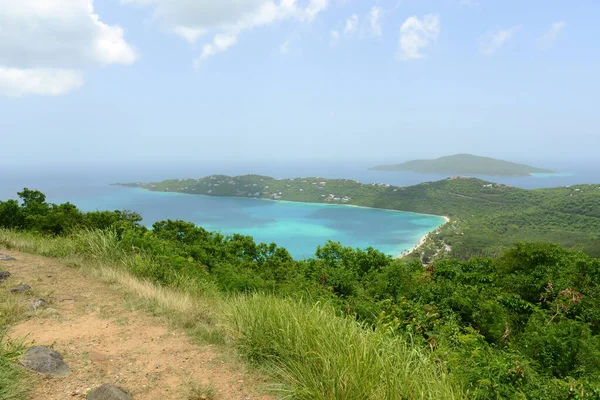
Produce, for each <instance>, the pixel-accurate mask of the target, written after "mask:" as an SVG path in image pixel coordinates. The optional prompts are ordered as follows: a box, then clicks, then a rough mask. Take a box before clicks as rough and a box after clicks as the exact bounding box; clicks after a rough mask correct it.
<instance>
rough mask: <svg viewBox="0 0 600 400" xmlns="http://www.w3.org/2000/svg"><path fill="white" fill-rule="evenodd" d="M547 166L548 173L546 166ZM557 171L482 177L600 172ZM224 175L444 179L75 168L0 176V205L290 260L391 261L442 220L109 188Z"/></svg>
mask: <svg viewBox="0 0 600 400" xmlns="http://www.w3.org/2000/svg"><path fill="white" fill-rule="evenodd" d="M551 166H552V165H551ZM569 167H571V168H568V167H564V168H556V169H558V170H560V171H567V172H563V173H561V174H556V175H554V174H553V175H544V174H542V175H536V176H532V177H481V178H483V179H487V180H491V181H494V182H500V183H506V184H511V185H513V186H517V187H523V188H528V189H534V188H540V187H556V186H566V185H571V184H576V183H600V168H599V167H598V166H597V165H596V164H594V165H585V166H577V168H574V167H573V166H569ZM217 173H223V174H228V175H240V174H246V173H258V174H264V175H270V176H274V177H276V178H287V177H301V176H321V177H325V178H347V179H356V180H359V181H361V182H365V183H386V184H391V185H398V186H408V185H414V184H418V183H421V182H424V181H434V180H439V179H444V178H446V177H447V176H445V175H423V174H415V173H410V172H383V171H368V170H367V164H366V163H365V164H356V163H299V162H298V163H269V164H266V163H243V162H240V163H204V164H202V163H200V164H187V165H185V164H181V165H160V164H158V163H155V164H151V165H146V166H142V165H130V166H127V165H103V166H77V167H74V166H73V167H69V166H63V167H56V166H55V167H53V168H47V167H36V166H28V167H18V168H17V167H11V166H3V168H0V200H6V199H8V198H15V197H16V193H17V191H19V190H21V189H22V188H23V187H29V188H30V189H38V190H41V191H43V192H44V193H46V195H47V197H48V201H50V202H54V203H62V202H67V201H68V202H71V203H73V204H75V205H77V206H78V207H80V208H82V209H83V210H86V211H92V210H117V209H119V210H120V209H130V210H132V211H136V212H139V213H140V214H141V215H142V217H143V218H144V220H143V223H144V224H146V225H148V226H150V225H151V224H152V223H154V222H155V221H159V220H164V219H181V220H185V221H189V222H193V223H195V224H197V225H199V226H203V227H204V228H206V229H209V230H217V231H221V232H223V233H226V234H230V233H241V234H245V235H250V236H253V237H254V238H255V240H256V241H257V242H266V243H271V242H275V243H277V244H278V245H280V246H283V247H285V248H287V249H288V250H289V251H290V253H291V254H292V255H293V256H294V257H296V258H304V257H310V256H312V255H314V252H315V250H316V247H317V246H319V245H322V244H324V243H325V242H326V241H327V240H334V241H339V242H341V243H342V244H343V245H345V246H352V247H360V248H365V247H368V246H372V247H374V248H376V249H378V250H381V251H383V252H385V253H387V254H390V255H397V254H400V253H402V252H403V251H404V250H407V249H410V248H412V247H414V246H415V245H416V244H417V243H418V242H419V240H420V239H421V238H422V237H423V236H424V235H425V234H427V233H428V232H430V231H432V230H435V229H436V228H437V227H438V226H439V225H441V224H442V223H443V222H444V221H443V219H442V218H441V217H437V216H428V215H420V214H412V213H405V212H397V211H388V210H376V209H368V208H359V207H351V206H343V205H320V204H306V203H289V202H273V201H267V200H260V199H243V198H224V197H207V196H196V195H186V194H177V193H157V192H148V191H144V190H142V189H134V188H124V187H117V186H111V185H110V184H111V183H114V182H136V181H143V182H148V181H159V180H163V179H168V178H181V177H192V178H200V177H203V176H207V175H211V174H217Z"/></svg>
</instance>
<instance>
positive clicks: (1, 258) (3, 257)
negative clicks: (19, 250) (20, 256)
mask: <svg viewBox="0 0 600 400" xmlns="http://www.w3.org/2000/svg"><path fill="white" fill-rule="evenodd" d="M15 260H16V258H14V257H11V256H7V255H5V254H0V261H15Z"/></svg>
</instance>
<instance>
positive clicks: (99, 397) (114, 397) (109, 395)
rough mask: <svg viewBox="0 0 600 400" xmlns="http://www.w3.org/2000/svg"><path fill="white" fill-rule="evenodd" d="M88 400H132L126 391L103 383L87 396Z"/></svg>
mask: <svg viewBox="0 0 600 400" xmlns="http://www.w3.org/2000/svg"><path fill="white" fill-rule="evenodd" d="M87 399H88V400H133V397H131V396H130V395H129V394H127V392H126V391H124V390H123V389H121V388H120V387H118V386H115V385H111V384H109V383H105V384H104V385H102V386H99V387H97V388H96V389H94V390H92V391H91V392H90V393H89V394H88V395H87Z"/></svg>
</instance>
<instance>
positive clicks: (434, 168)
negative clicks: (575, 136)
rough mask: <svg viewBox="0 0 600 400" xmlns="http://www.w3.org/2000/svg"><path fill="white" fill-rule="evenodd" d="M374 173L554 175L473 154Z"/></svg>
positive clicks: (381, 167)
mask: <svg viewBox="0 0 600 400" xmlns="http://www.w3.org/2000/svg"><path fill="white" fill-rule="evenodd" d="M369 169H370V170H373V171H410V172H419V173H425V174H470V175H491V176H530V175H531V174H553V173H556V171H552V170H549V169H544V168H536V167H531V166H529V165H525V164H517V163H513V162H510V161H503V160H497V159H494V158H490V157H480V156H475V155H472V154H455V155H452V156H446V157H440V158H436V159H434V160H412V161H407V162H405V163H402V164H396V165H378V166H376V167H373V168H369Z"/></svg>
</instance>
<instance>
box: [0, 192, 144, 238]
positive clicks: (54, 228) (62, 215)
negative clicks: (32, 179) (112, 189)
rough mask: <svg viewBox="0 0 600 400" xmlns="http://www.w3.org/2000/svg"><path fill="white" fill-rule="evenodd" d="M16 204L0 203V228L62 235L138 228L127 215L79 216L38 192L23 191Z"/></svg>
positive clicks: (68, 205) (130, 214)
mask: <svg viewBox="0 0 600 400" xmlns="http://www.w3.org/2000/svg"><path fill="white" fill-rule="evenodd" d="M17 195H18V196H19V198H20V199H21V204H19V202H18V201H17V200H7V201H0V228H6V229H20V230H27V231H35V232H40V233H45V234H51V235H61V234H64V233H68V232H71V231H74V230H76V229H81V228H87V229H107V228H111V227H112V228H119V229H124V228H126V227H127V226H130V225H138V224H139V222H141V220H142V218H141V216H140V215H139V214H137V213H133V212H130V211H112V212H111V211H97V212H89V213H82V212H81V211H79V209H78V208H77V207H75V206H74V205H73V204H71V203H64V204H59V205H57V204H52V203H47V202H46V195H45V194H43V193H42V192H40V191H38V190H30V189H27V188H25V189H23V191H21V192H19V193H17Z"/></svg>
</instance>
